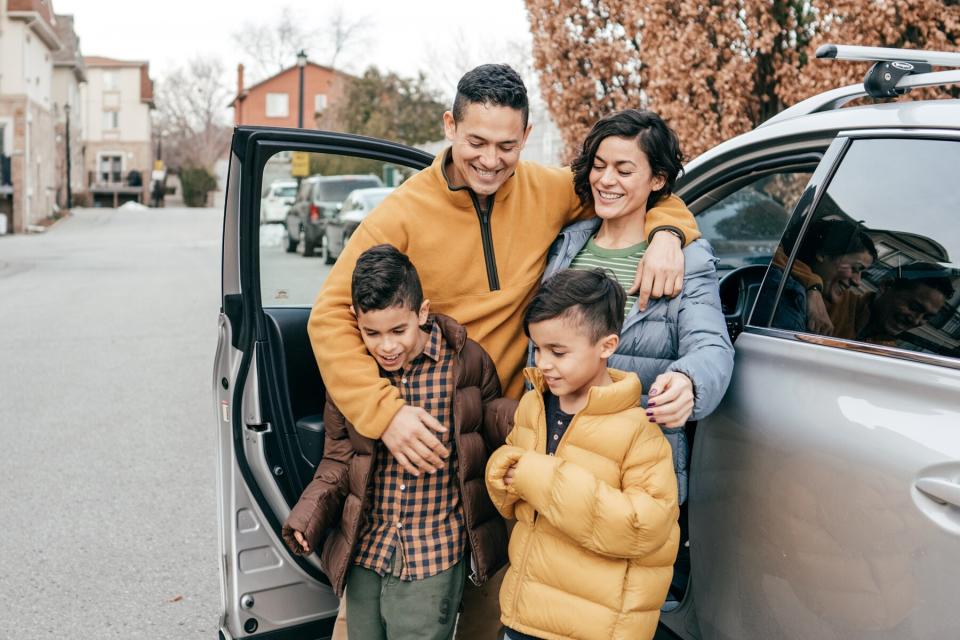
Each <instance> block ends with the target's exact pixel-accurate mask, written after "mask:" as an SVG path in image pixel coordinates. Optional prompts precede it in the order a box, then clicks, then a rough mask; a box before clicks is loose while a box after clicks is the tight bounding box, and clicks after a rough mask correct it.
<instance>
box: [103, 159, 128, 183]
mask: <svg viewBox="0 0 960 640" xmlns="http://www.w3.org/2000/svg"><path fill="white" fill-rule="evenodd" d="M97 177H98V178H99V181H100V182H106V183H111V184H115V183H119V182H122V181H123V156H122V155H120V154H105V155H102V156H100V166H99V168H98V171H97Z"/></svg>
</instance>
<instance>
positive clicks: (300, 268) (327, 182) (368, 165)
mask: <svg viewBox="0 0 960 640" xmlns="http://www.w3.org/2000/svg"><path fill="white" fill-rule="evenodd" d="M290 157H291V154H289V153H283V152H280V153H276V154H274V155H272V156H271V157H270V159H269V160H268V161H267V162H266V164H265V166H264V168H263V174H262V179H263V180H265V181H273V180H294V181H297V178H293V177H291V170H292V164H291V160H290ZM309 158H310V168H311V176H309V177H306V178H301V179H299V182H300V183H301V184H300V187H299V189H298V193H299V194H300V195H299V196H298V201H305V202H303V203H302V204H298V205H296V206H297V209H296V215H295V216H291V218H290V219H289V220H288V224H283V225H261V227H260V241H259V245H260V295H261V300H262V304H263V307H264V308H270V307H286V306H310V305H312V304H313V302H314V300H315V299H316V297H317V293H318V291H319V290H320V287H321V285H322V284H323V281H324V279H325V278H326V276H327V274H328V273H329V272H330V269H331V268H332V265H333V264H334V263H335V261H336V259H337V258H338V257H339V256H338V252H339V251H340V244H341V243H340V242H338V241H337V239H336V237H334V238H333V239H334V242H333V243H330V242H329V240H330V239H329V238H328V239H327V240H326V241H325V239H324V237H325V233H326V226H327V224H328V223H329V222H331V221H332V220H334V216H335V214H336V213H337V212H338V211H339V210H340V209H339V208H340V205H341V203H342V202H343V200H344V198H346V197H347V195H349V193H350V192H351V191H353V190H354V189H360V188H368V187H382V186H383V184H384V183H383V180H382V178H381V176H383V175H386V174H388V173H389V174H390V175H391V176H395V179H396V180H398V181H402V180H404V179H406V178H407V177H409V176H410V175H413V173H414V172H413V170H411V169H408V168H405V167H396V166H395V165H393V164H389V163H386V162H381V161H378V160H369V159H360V158H351V157H348V156H337V155H333V154H319V153H313V154H309ZM388 167H389V170H388ZM350 202H353V199H351V200H350ZM344 206H346V203H344ZM331 233H333V232H332V231H331Z"/></svg>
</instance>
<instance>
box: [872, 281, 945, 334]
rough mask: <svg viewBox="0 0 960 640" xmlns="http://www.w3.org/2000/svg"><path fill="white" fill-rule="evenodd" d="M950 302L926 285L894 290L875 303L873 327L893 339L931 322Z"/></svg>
mask: <svg viewBox="0 0 960 640" xmlns="http://www.w3.org/2000/svg"><path fill="white" fill-rule="evenodd" d="M946 301H947V300H946V297H945V296H944V295H943V293H942V292H941V291H938V290H937V289H934V288H933V287H929V286H927V285H925V284H923V283H917V284H913V285H906V286H902V287H890V288H888V289H887V290H886V291H884V292H883V293H881V294H880V295H878V296H877V299H876V301H875V302H874V303H873V309H872V313H873V314H874V319H873V321H872V323H871V324H873V325H874V326H876V327H877V328H878V329H880V330H882V331H883V332H884V333H885V334H886V335H888V336H890V337H892V338H893V337H896V336H898V335H900V334H901V333H904V332H906V331H910V330H911V329H916V328H917V327H919V326H922V325H924V324H926V323H928V322H930V319H931V318H933V316H935V315H937V314H938V313H940V310H941V309H943V305H944V304H945V303H946Z"/></svg>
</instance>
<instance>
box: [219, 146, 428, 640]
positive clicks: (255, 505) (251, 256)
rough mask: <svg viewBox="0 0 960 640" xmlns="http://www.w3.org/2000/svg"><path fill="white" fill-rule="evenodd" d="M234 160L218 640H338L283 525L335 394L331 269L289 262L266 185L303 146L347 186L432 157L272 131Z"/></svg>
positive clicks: (311, 568) (228, 213) (225, 320)
mask: <svg viewBox="0 0 960 640" xmlns="http://www.w3.org/2000/svg"><path fill="white" fill-rule="evenodd" d="M232 150H233V154H232V156H231V166H230V174H229V179H228V189H227V198H226V209H225V215H224V253H223V312H222V314H221V318H220V342H219V346H218V350H217V356H216V362H215V374H214V389H215V394H214V395H215V402H216V406H215V409H216V417H217V422H218V425H219V426H218V433H219V473H218V479H219V485H218V498H219V510H220V538H221V548H222V551H223V556H222V574H223V602H222V610H221V621H220V632H221V634H222V635H223V636H224V637H231V638H241V637H244V638H246V637H257V638H272V637H280V636H277V635H276V634H281V635H282V637H283V638H301V637H302V638H322V637H328V636H329V634H330V632H331V629H332V624H333V618H334V616H335V615H336V611H337V607H338V605H339V602H338V599H337V598H336V596H335V594H333V592H332V590H331V588H330V586H329V584H328V581H327V579H326V576H324V574H323V570H322V566H321V564H320V562H319V558H318V556H317V554H312V555H311V556H309V557H306V558H302V557H297V556H294V555H293V554H291V553H290V552H289V551H288V550H287V548H286V546H285V545H284V544H283V542H282V539H281V535H280V527H281V524H282V522H283V520H284V519H285V518H286V517H287V515H288V514H289V510H290V507H291V506H292V505H293V503H294V502H295V501H296V500H297V499H298V497H299V495H300V493H301V491H302V490H303V488H304V486H305V485H306V484H307V483H308V482H309V481H310V479H311V478H312V476H313V471H314V468H315V467H316V464H317V463H318V461H319V459H320V457H321V456H322V450H323V447H322V444H323V421H322V409H323V404H324V401H325V392H324V387H323V381H322V379H321V378H320V374H319V371H318V370H317V365H316V360H315V359H314V356H313V351H312V348H311V346H310V342H309V338H308V336H307V332H306V324H307V319H308V317H309V313H310V307H311V305H312V303H313V300H314V298H315V297H316V295H317V292H318V291H319V289H320V286H321V284H322V282H323V279H324V278H325V276H326V274H327V273H328V272H329V269H330V267H329V266H328V265H324V264H323V261H322V260H320V259H319V258H310V259H304V258H303V257H301V256H300V255H297V254H295V253H287V251H286V249H287V246H286V240H287V238H286V237H284V236H283V231H284V228H283V226H281V225H263V226H261V225H260V224H259V219H260V212H259V207H260V204H261V198H260V197H259V196H260V194H261V191H262V188H263V186H264V181H272V180H275V179H289V178H290V154H289V153H288V152H289V151H293V150H297V151H306V152H307V153H308V154H310V156H311V168H312V169H313V171H314V172H315V173H320V172H323V174H324V175H325V176H328V177H329V176H344V177H343V178H342V179H341V178H339V177H336V178H334V181H336V182H338V183H339V182H343V183H344V187H345V188H346V187H347V186H349V185H350V184H352V182H351V181H352V180H355V179H360V180H363V181H366V182H369V181H370V180H373V181H374V182H376V183H379V182H380V177H379V176H380V172H381V171H382V172H383V173H386V170H385V167H388V166H389V167H390V173H391V175H394V176H396V175H399V176H401V177H406V176H409V175H413V173H415V172H416V171H417V170H419V169H420V168H422V167H424V166H426V165H427V164H428V163H429V162H430V161H431V160H432V158H431V157H430V156H429V155H428V154H426V153H424V152H421V151H417V150H414V149H410V148H407V147H403V146H401V145H395V144H390V143H386V142H383V141H378V140H371V139H366V138H360V137H357V136H349V135H343V134H331V133H327V132H319V131H297V130H281V129H264V128H240V129H237V131H236V132H235V135H234V141H233V147H232ZM284 172H286V173H284ZM371 175H372V178H371V177H370V176H371ZM358 176H359V177H358ZM365 186H366V185H365ZM344 196H345V194H344Z"/></svg>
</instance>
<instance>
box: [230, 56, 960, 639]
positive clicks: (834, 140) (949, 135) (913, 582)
mask: <svg viewBox="0 0 960 640" xmlns="http://www.w3.org/2000/svg"><path fill="white" fill-rule="evenodd" d="M818 55H819V56H820V57H824V58H836V59H838V60H869V61H877V64H876V65H875V66H874V67H873V69H872V70H871V72H870V73H869V74H868V76H867V80H866V82H865V83H864V84H857V85H851V86H848V87H842V88H837V89H834V90H832V91H828V92H826V93H824V94H820V95H817V96H814V97H812V98H809V99H807V100H805V101H803V102H801V103H799V104H797V105H795V106H793V107H791V108H789V109H787V110H786V111H784V112H782V113H780V114H779V115H777V116H775V117H774V118H772V119H770V120H769V121H767V122H765V123H764V124H763V125H761V126H759V127H757V128H756V129H754V130H753V131H750V132H748V133H746V134H743V135H741V136H738V137H736V138H733V139H731V140H728V141H726V142H724V143H722V144H720V145H719V146H717V147H716V148H714V149H712V150H710V151H708V152H706V153H704V154H703V155H701V156H700V157H698V158H696V159H695V160H693V161H692V162H690V163H689V165H688V166H687V167H686V175H685V176H684V178H683V179H682V180H681V181H680V182H679V183H678V185H677V192H678V194H679V195H680V196H681V197H682V198H683V199H684V200H685V201H686V202H687V204H688V206H689V207H690V208H691V210H692V211H693V212H694V213H695V215H696V216H697V217H698V221H699V222H700V227H701V230H702V231H703V234H704V236H705V237H706V238H707V239H708V240H710V241H711V242H712V243H713V244H714V246H715V247H717V254H718V259H719V260H720V263H721V265H724V266H723V274H722V280H721V283H720V287H721V298H722V302H723V308H724V313H725V315H726V319H727V324H728V327H729V330H730V333H731V335H732V336H733V337H734V338H735V340H736V342H735V347H736V352H737V354H736V367H735V370H734V379H733V381H732V383H731V385H730V389H729V391H728V393H727V395H726V397H725V399H724V401H723V403H722V404H721V406H720V407H719V408H718V409H717V411H716V412H715V413H714V414H713V415H712V416H710V417H709V418H708V419H706V420H704V421H702V422H701V423H700V424H699V425H696V428H695V430H694V429H691V432H690V434H689V435H690V440H691V442H692V446H693V451H692V464H691V468H690V491H689V500H688V503H687V504H688V509H689V513H688V515H689V525H690V528H689V554H690V556H689V557H690V579H689V582H688V583H687V585H686V588H685V589H683V588H680V589H679V590H677V591H675V594H676V595H677V597H678V599H679V601H678V602H676V603H674V605H675V606H673V608H672V610H670V611H669V612H665V613H664V614H663V616H662V618H661V621H662V626H663V629H662V633H663V634H665V635H668V636H669V635H670V634H675V635H676V637H680V638H683V639H684V640H698V639H702V640H730V639H734V638H736V639H753V638H758V639H760V638H762V639H770V638H825V639H834V640H841V639H842V640H867V639H869V640H902V639H904V638H956V637H960V616H958V615H957V612H956V609H957V607H956V576H955V567H956V566H958V565H960V314H958V306H960V293H958V292H960V282H958V278H957V275H958V273H960V271H958V270H960V225H958V224H957V216H958V213H960V188H958V186H957V176H958V170H960V169H958V168H960V100H956V99H941V100H933V99H931V100H918V101H913V102H884V103H870V101H869V100H867V104H864V105H863V106H856V107H846V108H840V107H841V106H842V105H843V104H844V103H846V102H848V101H850V100H853V99H857V98H864V97H886V96H888V95H892V94H896V93H899V92H901V91H903V90H906V89H909V88H915V87H922V86H939V85H946V84H957V83H960V70H958V68H960V54H947V53H933V52H922V51H903V50H896V49H875V48H869V47H844V46H829V47H825V48H822V49H821V51H820V52H818ZM924 60H925V61H928V62H931V63H933V64H934V65H936V66H943V67H949V68H952V69H951V70H947V71H939V72H936V73H925V72H924V71H925V70H924V68H923V65H921V64H918V62H921V61H924ZM819 64H850V62H820V63H819ZM277 148H298V149H311V150H316V151H317V152H327V153H339V154H342V155H345V156H352V157H361V158H371V159H377V160H381V161H385V162H391V163H393V164H395V165H399V166H406V167H410V168H413V169H420V168H423V167H425V166H427V165H428V164H429V163H430V162H431V159H432V158H431V157H430V155H428V154H426V153H423V152H421V151H418V150H415V149H411V148H408V147H405V146H402V145H399V144H394V143H390V142H386V141H379V140H371V139H369V138H361V137H356V136H349V135H344V134H332V133H324V132H317V131H282V130H266V129H247V128H242V127H241V128H239V129H237V131H236V134H235V139H234V144H233V146H232V149H233V150H234V151H233V154H234V155H233V157H232V161H231V176H235V175H237V176H239V175H241V174H242V175H244V176H246V175H247V172H250V173H255V172H253V171H252V170H251V169H249V168H250V167H259V166H262V161H263V158H265V157H268V156H269V154H270V153H272V152H273V151H274V150H275V149H277ZM251 182H252V184H246V183H245V182H244V180H237V179H233V177H231V180H230V181H229V184H230V190H229V191H228V194H227V202H228V207H227V211H226V221H225V224H224V260H223V283H222V286H223V299H222V314H221V316H220V343H219V349H218V353H217V357H216V366H215V376H214V389H215V391H214V395H215V401H216V407H217V413H216V420H217V425H218V431H219V438H220V487H219V491H220V523H221V541H222V545H223V548H222V555H221V561H222V569H223V594H224V599H223V614H222V618H221V622H220V630H221V634H222V636H223V637H225V638H236V637H257V634H263V636H262V637H264V638H266V637H275V636H274V635H271V634H283V633H289V634H298V635H297V637H326V636H327V635H329V633H330V629H331V627H332V619H333V616H334V615H335V613H336V609H337V606H338V602H337V598H336V597H335V596H334V595H333V593H332V591H331V589H330V587H329V581H327V580H326V577H325V576H324V574H323V567H322V566H321V565H320V563H319V561H318V560H317V558H316V557H315V556H311V557H309V558H301V557H295V556H293V555H291V554H290V553H289V552H288V551H287V549H286V548H285V547H284V545H283V543H282V542H281V537H280V533H279V530H280V524H281V523H282V521H283V520H284V518H285V517H286V515H287V514H288V513H289V509H290V506H291V505H292V504H293V503H294V501H295V500H296V499H297V496H298V494H299V492H300V491H301V490H302V488H303V487H304V485H305V484H306V483H307V482H308V481H309V480H310V478H311V477H312V473H313V468H314V465H315V464H316V463H317V461H318V460H319V458H320V457H321V455H322V441H323V435H322V434H323V420H322V415H321V414H322V407H323V399H324V386H323V381H322V379H321V377H320V375H319V373H318V371H317V366H316V362H315V359H314V357H313V354H312V353H311V346H310V342H309V340H308V338H307V333H306V325H307V319H308V317H309V314H310V301H309V300H307V301H305V302H304V303H303V304H302V305H301V306H286V307H277V306H265V305H264V304H263V302H262V301H261V299H260V297H259V296H258V295H257V293H256V292H257V283H258V282H259V277H260V274H259V272H258V269H259V268H260V262H259V261H258V259H257V253H256V247H255V246H254V245H255V243H254V242H251V241H249V240H246V239H247V238H249V237H250V235H251V234H252V233H253V230H254V229H255V228H256V223H257V221H256V219H255V218H251V214H250V211H252V210H253V208H252V207H250V206H249V205H248V203H249V202H250V199H251V198H252V197H255V194H256V193H257V189H258V188H259V187H258V185H257V184H256V180H253V181H251ZM230 203H233V204H232V205H231V204H230ZM825 227H836V228H840V229H845V230H846V231H845V233H847V234H848V237H847V238H845V239H842V240H843V242H840V243H839V244H838V243H836V242H835V241H836V238H833V237H831V236H830V235H829V234H828V233H825V232H823V229H824V228H825ZM854 240H856V242H854ZM844 242H846V243H847V244H844ZM477 244H478V246H479V239H478V241H477ZM834 245H836V246H834ZM837 246H839V247H840V255H838V254H837ZM843 247H847V249H846V251H847V253H843V251H844V249H843ZM857 247H860V248H857ZM804 266H806V267H807V274H806V275H803V271H804V270H803V268H802V267H804ZM810 274H816V277H817V278H819V279H820V282H819V284H818V283H816V282H813V283H811V282H810V280H809V276H810ZM318 286H319V283H318ZM251 292H252V293H251ZM818 295H819V296H821V297H823V298H829V299H830V304H831V305H832V308H836V309H846V310H847V311H848V315H849V317H847V318H840V317H839V316H838V317H836V319H834V320H832V324H833V326H831V327H829V328H819V329H818V330H816V331H814V330H811V329H809V328H808V326H807V320H808V316H807V315H806V314H807V313H808V311H807V308H806V304H805V303H806V302H808V301H811V300H814V299H815V297H816V296H818ZM847 303H850V304H849V308H848V307H846V306H840V305H841V304H843V305H846V304H847ZM791 305H795V307H794V310H795V311H797V313H798V314H799V316H797V315H794V316H790V314H782V313H780V311H781V310H782V309H789V308H791ZM754 309H757V310H758V311H754ZM784 316H786V320H787V321H785V320H784ZM790 317H799V320H800V323H799V324H798V325H796V326H793V325H791V324H790V323H789V319H790ZM811 317H812V316H811ZM681 592H682V593H681Z"/></svg>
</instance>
